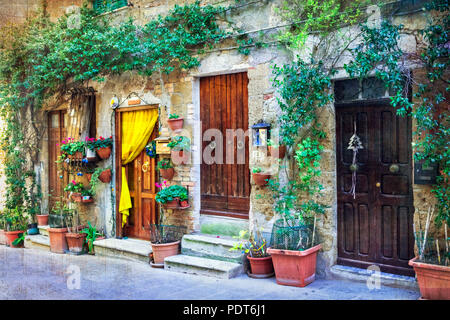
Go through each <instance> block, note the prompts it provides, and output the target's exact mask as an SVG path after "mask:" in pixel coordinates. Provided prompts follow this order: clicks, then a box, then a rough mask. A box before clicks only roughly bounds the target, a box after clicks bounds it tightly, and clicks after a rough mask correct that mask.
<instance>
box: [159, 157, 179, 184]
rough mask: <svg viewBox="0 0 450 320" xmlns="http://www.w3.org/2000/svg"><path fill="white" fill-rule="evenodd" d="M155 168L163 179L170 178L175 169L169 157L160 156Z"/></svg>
mask: <svg viewBox="0 0 450 320" xmlns="http://www.w3.org/2000/svg"><path fill="white" fill-rule="evenodd" d="M157 168H158V170H159V173H160V175H161V177H162V178H163V179H167V180H172V178H173V176H174V174H175V170H174V168H173V164H172V161H170V159H169V158H162V159H161V160H159V161H158V164H157Z"/></svg>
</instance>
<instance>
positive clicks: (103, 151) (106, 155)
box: [97, 147, 111, 160]
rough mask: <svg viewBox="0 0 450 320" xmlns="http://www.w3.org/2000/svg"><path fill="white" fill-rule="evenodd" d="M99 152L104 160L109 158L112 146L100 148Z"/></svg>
mask: <svg viewBox="0 0 450 320" xmlns="http://www.w3.org/2000/svg"><path fill="white" fill-rule="evenodd" d="M97 154H98V156H99V157H100V159H103V160H105V159H108V158H109V156H110V155H111V147H106V148H98V149H97Z"/></svg>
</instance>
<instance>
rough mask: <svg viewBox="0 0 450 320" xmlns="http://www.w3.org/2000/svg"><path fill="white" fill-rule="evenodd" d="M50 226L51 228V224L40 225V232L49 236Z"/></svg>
mask: <svg viewBox="0 0 450 320" xmlns="http://www.w3.org/2000/svg"><path fill="white" fill-rule="evenodd" d="M48 228H50V226H48V225H47V226H38V229H39V233H40V234H41V235H43V236H47V237H48Z"/></svg>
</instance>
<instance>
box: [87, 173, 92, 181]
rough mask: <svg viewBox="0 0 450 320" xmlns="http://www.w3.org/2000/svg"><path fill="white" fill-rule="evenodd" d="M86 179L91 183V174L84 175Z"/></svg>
mask: <svg viewBox="0 0 450 320" xmlns="http://www.w3.org/2000/svg"><path fill="white" fill-rule="evenodd" d="M86 178H87V179H88V182H91V179H92V173H86Z"/></svg>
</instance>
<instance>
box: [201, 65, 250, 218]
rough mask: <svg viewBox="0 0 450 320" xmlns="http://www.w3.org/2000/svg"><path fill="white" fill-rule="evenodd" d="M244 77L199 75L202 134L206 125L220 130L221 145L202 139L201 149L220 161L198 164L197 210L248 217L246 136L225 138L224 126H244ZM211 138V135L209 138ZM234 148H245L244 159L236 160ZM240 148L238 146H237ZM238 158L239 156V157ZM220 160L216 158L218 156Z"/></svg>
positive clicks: (245, 94) (246, 121)
mask: <svg viewBox="0 0 450 320" xmlns="http://www.w3.org/2000/svg"><path fill="white" fill-rule="evenodd" d="M247 85H248V78H247V74H246V73H236V74H228V75H219V76H213V77H205V78H201V79H200V106H201V107H200V108H201V120H202V134H204V133H205V131H206V130H208V129H218V130H220V131H221V132H222V137H223V140H222V141H221V143H222V145H223V148H222V150H220V148H213V149H208V148H210V143H211V142H210V141H203V143H202V149H203V150H207V151H206V153H209V152H210V151H211V155H212V156H219V158H220V157H221V159H222V162H223V163H208V162H206V161H205V159H203V162H202V165H201V209H202V210H201V212H202V213H208V214H214V213H215V212H216V213H217V214H220V215H227V214H226V212H229V213H230V215H233V214H237V215H238V216H239V217H246V218H248V211H249V207H250V200H249V196H250V173H249V167H248V156H249V154H248V141H249V139H248V137H245V141H244V143H241V142H240V143H239V146H238V141H237V137H233V139H234V141H233V140H231V138H230V141H227V129H242V130H243V132H245V131H247V129H248V94H247ZM211 140H214V139H211ZM229 143H230V144H231V143H233V145H234V163H233V164H227V163H226V160H227V159H226V150H227V145H228V144H229ZM238 148H245V157H243V158H244V159H243V160H244V161H243V163H241V164H238V163H237V151H238ZM240 150H241V149H240ZM216 152H220V154H216ZM240 160H241V159H240ZM219 161H220V160H219Z"/></svg>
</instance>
